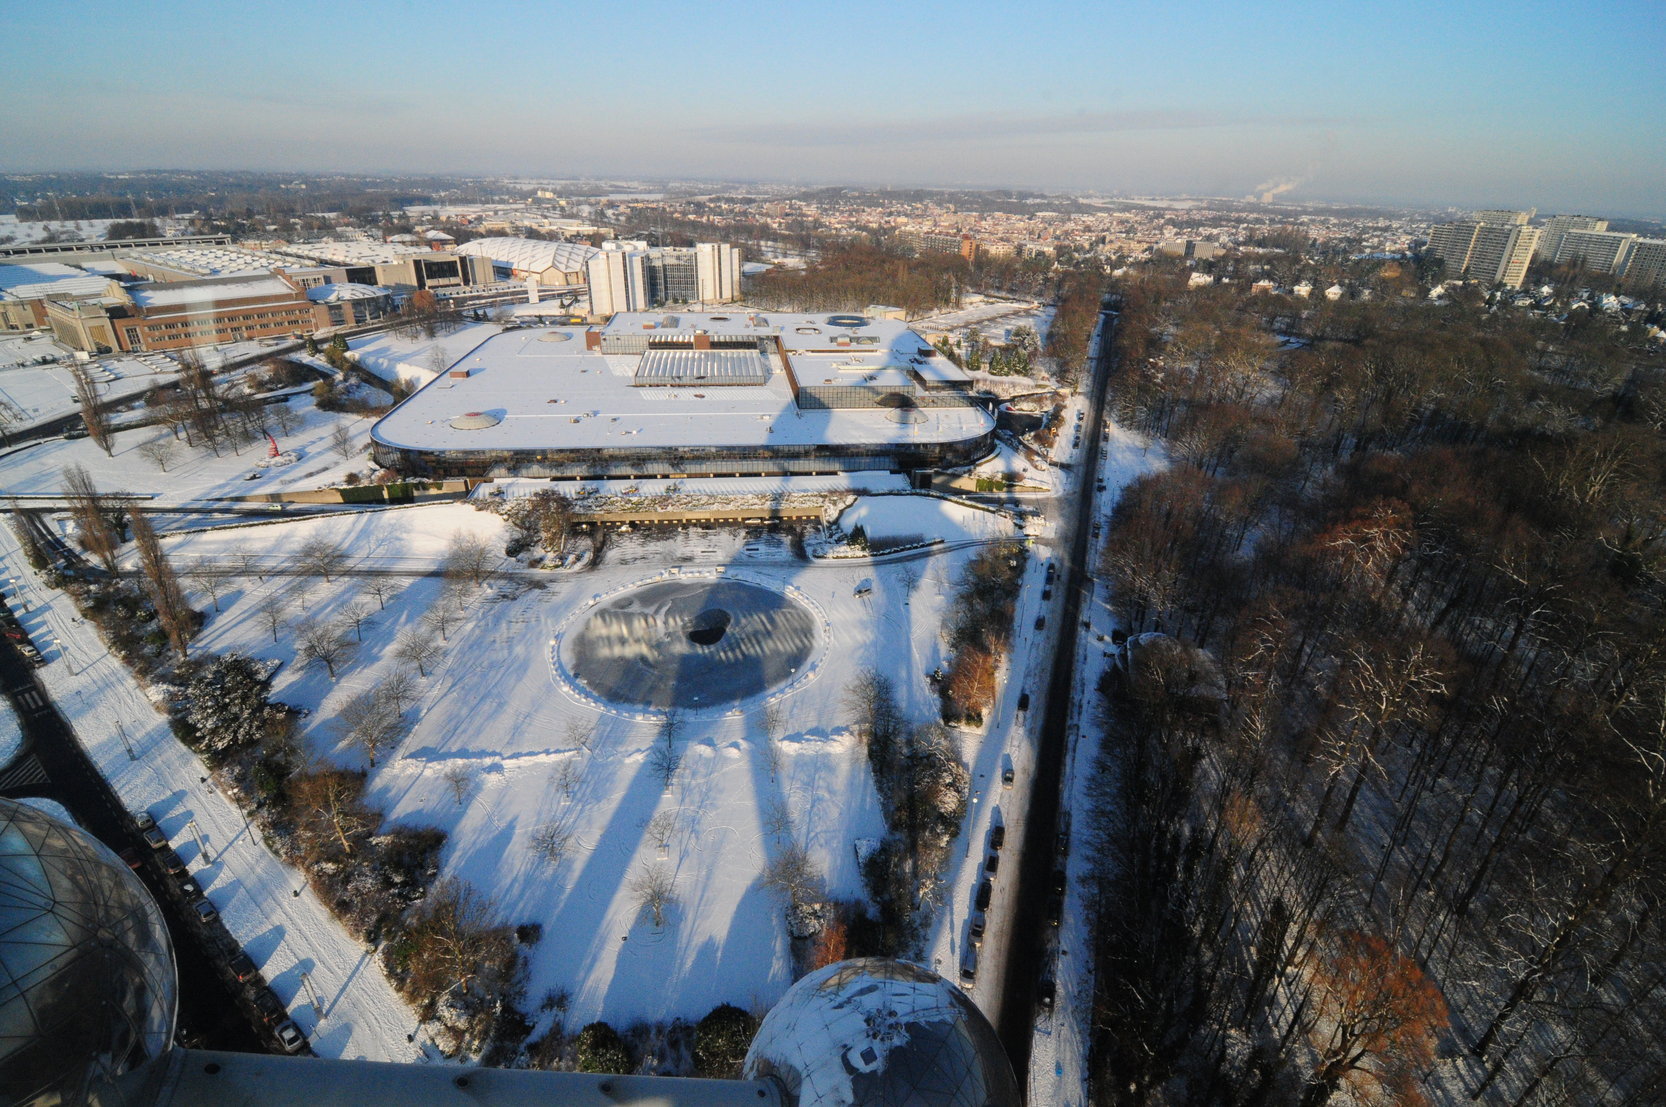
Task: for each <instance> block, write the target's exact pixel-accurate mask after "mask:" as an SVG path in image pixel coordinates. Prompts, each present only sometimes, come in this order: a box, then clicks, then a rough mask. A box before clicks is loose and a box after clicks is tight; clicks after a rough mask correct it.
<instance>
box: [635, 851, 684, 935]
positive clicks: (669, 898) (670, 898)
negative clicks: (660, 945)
mask: <svg viewBox="0 0 1666 1107" xmlns="http://www.w3.org/2000/svg"><path fill="white" fill-rule="evenodd" d="M631 891H633V892H635V893H636V901H637V903H638V905H640V907H641V908H642V909H643V910H645V911H647V912H648V913H649V914H651V915H652V916H653V917H654V929H656V930H657V929H659V928H660V927H662V926H664V925H665V913H666V912H667V911H668V910H670V909H671V908H673V907H675V906H676V905H677V880H676V877H674V876H673V875H672V874H671V870H670V869H668V868H666V867H665V866H663V865H648V866H646V867H644V868H642V869H640V870H638V872H637V874H636V879H635V880H634V881H632V882H631Z"/></svg>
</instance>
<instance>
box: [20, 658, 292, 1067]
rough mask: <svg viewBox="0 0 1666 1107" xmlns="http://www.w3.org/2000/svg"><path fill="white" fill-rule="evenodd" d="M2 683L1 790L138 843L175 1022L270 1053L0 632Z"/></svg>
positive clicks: (223, 1042)
mask: <svg viewBox="0 0 1666 1107" xmlns="http://www.w3.org/2000/svg"><path fill="white" fill-rule="evenodd" d="M0 688H3V689H4V690H5V694H6V697H7V699H9V700H10V701H11V705H12V710H13V711H15V712H16V713H17V720H18V726H19V728H20V729H21V730H22V732H23V745H22V748H21V749H20V750H19V751H18V754H17V756H16V757H14V758H13V759H12V760H11V762H10V763H9V764H8V765H6V766H4V767H0V795H3V796H6V797H7V798H13V799H15V798H18V797H21V796H40V797H44V798H46V799H50V800H54V801H56V802H57V803H60V804H62V805H63V806H64V807H65V808H67V809H68V810H69V812H70V814H72V815H74V816H75V818H76V821H78V822H79V823H80V824H81V826H82V828H83V829H85V830H86V831H87V832H88V833H90V834H92V836H93V837H95V838H97V839H98V840H99V841H101V842H103V843H104V844H105V845H106V846H109V847H110V848H111V849H112V850H116V851H120V850H122V849H125V848H127V847H128V846H137V847H138V848H139V849H141V850H142V851H143V853H144V855H145V858H146V863H145V866H144V868H142V869H140V870H139V876H140V878H141V879H142V880H143V881H144V882H145V886H146V887H147V888H148V889H149V890H150V894H151V898H153V899H154V900H155V901H156V902H157V904H158V905H159V906H160V907H161V909H162V915H163V917H164V918H165V919H166V920H167V924H168V934H169V936H170V937H171V938H172V939H173V945H174V963H175V965H176V967H177V969H178V973H179V1018H178V1023H177V1025H178V1026H179V1027H180V1029H182V1030H184V1031H185V1032H186V1033H187V1034H190V1035H192V1037H193V1039H194V1040H196V1041H200V1042H201V1043H202V1044H203V1045H204V1046H205V1047H207V1048H211V1049H226V1050H232V1051H235V1052H240V1053H265V1052H267V1047H266V1046H265V1045H264V1044H262V1041H261V1038H260V1036H259V1035H257V1034H256V1033H255V1030H254V1027H253V1025H252V1024H251V1023H250V1021H249V1019H248V1017H246V1016H245V1015H244V1014H242V1012H241V1011H240V1010H239V1009H238V1006H237V1004H236V1002H235V1001H234V1000H233V999H232V996H231V994H230V993H229V992H228V991H227V990H226V988H225V986H224V985H222V984H221V982H220V978H219V976H218V974H217V973H216V971H215V970H214V969H213V968H212V967H211V966H212V965H213V964H214V960H213V959H212V958H211V957H210V955H209V952H208V950H207V949H205V948H204V944H203V943H204V936H203V932H202V928H201V927H200V926H199V925H198V924H197V923H196V922H195V921H191V920H187V919H186V918H185V917H184V914H183V909H184V905H183V902H182V901H181V899H180V897H179V895H178V893H177V892H176V891H175V889H174V888H172V887H171V886H169V884H168V883H167V882H168V881H170V879H171V878H169V877H168V876H166V875H165V874H164V873H163V872H162V871H161V869H160V867H159V866H158V865H157V864H156V862H155V861H154V859H153V858H152V857H151V856H150V854H151V850H150V849H149V848H147V847H146V846H145V845H144V844H143V842H141V841H140V840H139V839H138V837H137V835H136V834H135V833H134V832H133V829H132V825H131V823H130V822H129V820H128V817H127V813H126V811H125V809H123V807H122V805H121V801H120V800H119V799H118V798H117V797H116V793H115V791H114V790H113V789H112V788H111V787H110V785H109V784H108V783H107V782H106V781H105V779H104V777H103V776H101V775H100V774H99V772H98V770H97V769H96V768H95V767H94V766H93V763H92V761H91V760H90V759H89V758H88V757H87V754H86V751H85V750H83V749H82V747H81V743H80V741H79V740H78V739H77V738H76V736H75V732H74V731H73V730H72V729H71V728H70V725H69V724H68V723H67V722H65V721H64V717H63V715H61V714H60V713H59V712H58V709H57V707H56V706H54V704H53V702H52V700H51V698H50V697H49V696H48V695H47V691H46V688H45V687H44V686H43V685H42V684H41V683H40V681H38V680H36V679H35V673H34V670H33V669H31V668H30V667H29V665H28V663H26V662H25V661H24V660H23V658H22V656H21V655H20V654H19V653H18V652H17V650H16V649H14V648H13V647H12V644H11V642H10V641H9V640H8V639H4V638H0Z"/></svg>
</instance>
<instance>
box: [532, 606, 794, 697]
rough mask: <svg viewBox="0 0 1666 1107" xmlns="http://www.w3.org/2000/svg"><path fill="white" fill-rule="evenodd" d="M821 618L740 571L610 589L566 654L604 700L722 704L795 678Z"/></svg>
mask: <svg viewBox="0 0 1666 1107" xmlns="http://www.w3.org/2000/svg"><path fill="white" fill-rule="evenodd" d="M818 622H819V620H818V619H817V618H816V616H815V615H814V614H813V613H812V612H811V611H810V610H809V609H808V608H806V607H805V606H804V605H802V604H800V603H799V602H798V601H796V600H794V599H792V598H791V597H790V596H787V595H785V594H784V593H781V592H777V591H775V590H774V589H771V588H764V587H762V586H760V585H756V584H747V583H744V582H742V581H737V580H666V581H658V582H655V583H653V584H646V585H643V586H642V587H641V588H635V589H632V590H630V591H628V592H622V593H620V594H618V595H615V596H611V597H609V598H607V599H605V600H603V601H602V602H601V603H599V604H597V605H596V607H595V608H593V609H592V610H591V611H590V612H589V614H588V615H587V616H585V617H584V618H583V620H582V622H580V623H579V624H578V625H577V627H576V628H574V629H572V630H569V631H568V632H567V633H566V634H565V635H563V637H562V640H561V643H560V645H559V646H558V647H557V648H558V650H559V654H560V656H559V660H560V663H561V665H562V666H563V668H565V669H566V671H567V673H568V674H570V675H571V676H572V678H573V679H574V680H576V681H577V682H578V683H579V684H581V685H583V686H584V688H585V690H586V691H588V692H589V693H590V694H591V695H593V696H596V697H597V698H598V699H603V700H609V701H612V702H615V703H622V704H630V705H634V706H638V707H647V708H652V709H655V710H660V711H664V710H666V709H668V708H673V707H675V708H679V709H689V710H701V709H706V708H713V707H722V706H724V705H727V704H731V703H736V702H739V701H741V700H745V699H750V698H752V697H753V696H757V695H760V694H761V693H764V692H767V691H769V690H770V689H772V688H774V687H776V686H777V685H780V684H784V683H786V682H787V681H788V680H791V679H792V677H793V675H794V674H795V673H797V672H798V671H799V670H800V669H802V668H803V667H804V666H805V665H806V663H807V662H809V660H810V657H811V654H812V652H813V651H814V650H815V648H816V627H817V625H818Z"/></svg>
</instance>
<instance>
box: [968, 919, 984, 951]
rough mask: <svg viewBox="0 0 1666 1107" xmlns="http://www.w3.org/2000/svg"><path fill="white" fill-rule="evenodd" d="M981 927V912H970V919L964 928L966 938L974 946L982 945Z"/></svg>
mask: <svg viewBox="0 0 1666 1107" xmlns="http://www.w3.org/2000/svg"><path fill="white" fill-rule="evenodd" d="M983 928H984V919H983V912H982V911H974V912H972V921H971V923H970V925H968V926H967V928H966V940H967V941H968V942H971V943H972V945H973V946H974V947H976V946H981V945H983Z"/></svg>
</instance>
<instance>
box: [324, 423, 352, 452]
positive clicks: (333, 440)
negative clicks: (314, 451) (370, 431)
mask: <svg viewBox="0 0 1666 1107" xmlns="http://www.w3.org/2000/svg"><path fill="white" fill-rule="evenodd" d="M330 449H332V450H334V451H335V452H336V453H338V454H340V455H341V460H343V461H351V460H352V459H353V432H352V430H351V429H350V428H349V427H348V426H347V424H346V423H344V422H341V421H339V420H338V421H337V422H336V424H335V425H334V426H333V427H331V428H330Z"/></svg>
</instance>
